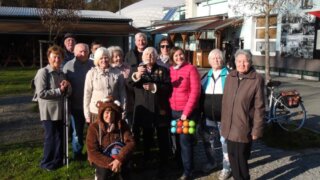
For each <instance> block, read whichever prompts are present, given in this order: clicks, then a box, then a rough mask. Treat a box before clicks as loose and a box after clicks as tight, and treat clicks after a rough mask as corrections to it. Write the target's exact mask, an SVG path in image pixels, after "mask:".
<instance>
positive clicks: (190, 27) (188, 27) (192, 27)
mask: <svg viewBox="0 0 320 180" xmlns="http://www.w3.org/2000/svg"><path fill="white" fill-rule="evenodd" d="M211 22H212V21H209V22H208V21H207V22H198V23H188V24H184V25H181V26H179V27H177V28H175V29H171V30H169V31H168V33H183V32H197V31H199V30H200V29H201V27H203V26H206V25H207V24H209V23H211Z"/></svg>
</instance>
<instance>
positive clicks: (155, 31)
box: [151, 25, 180, 34]
mask: <svg viewBox="0 0 320 180" xmlns="http://www.w3.org/2000/svg"><path fill="white" fill-rule="evenodd" d="M179 26H180V25H168V26H164V27H161V28H158V29H155V30H153V31H151V34H162V33H168V31H169V30H171V29H175V28H177V27H179Z"/></svg>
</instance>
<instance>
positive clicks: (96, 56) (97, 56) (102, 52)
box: [93, 47, 110, 66]
mask: <svg viewBox="0 0 320 180" xmlns="http://www.w3.org/2000/svg"><path fill="white" fill-rule="evenodd" d="M102 56H107V57H108V58H109V61H110V53H109V51H108V49H107V48H105V47H99V48H98V49H97V50H96V52H95V53H94V60H93V62H94V65H95V66H98V62H99V60H100V59H101V57H102Z"/></svg>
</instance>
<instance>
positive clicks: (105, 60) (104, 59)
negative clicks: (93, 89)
mask: <svg viewBox="0 0 320 180" xmlns="http://www.w3.org/2000/svg"><path fill="white" fill-rule="evenodd" d="M98 66H99V68H101V69H107V68H108V67H109V57H108V56H107V55H102V56H101V58H100V59H99V61H98Z"/></svg>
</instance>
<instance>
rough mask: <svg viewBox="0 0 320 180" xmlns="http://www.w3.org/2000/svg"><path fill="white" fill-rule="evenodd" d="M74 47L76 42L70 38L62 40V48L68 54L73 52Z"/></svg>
mask: <svg viewBox="0 0 320 180" xmlns="http://www.w3.org/2000/svg"><path fill="white" fill-rule="evenodd" d="M75 45H76V40H75V39H74V38H72V37H68V38H66V39H65V40H64V46H65V47H66V49H67V50H68V51H70V52H73V48H74V46H75Z"/></svg>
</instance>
